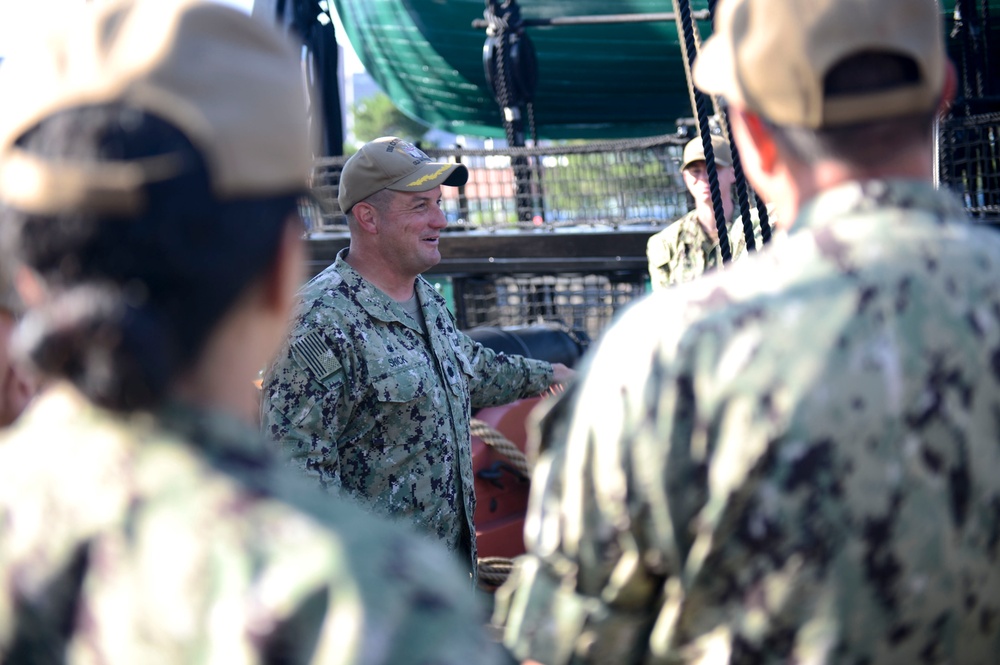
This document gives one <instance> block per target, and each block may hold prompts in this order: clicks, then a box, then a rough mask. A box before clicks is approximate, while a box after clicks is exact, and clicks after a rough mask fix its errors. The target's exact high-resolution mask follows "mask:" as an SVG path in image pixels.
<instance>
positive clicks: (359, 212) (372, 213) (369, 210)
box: [352, 201, 378, 235]
mask: <svg viewBox="0 0 1000 665" xmlns="http://www.w3.org/2000/svg"><path fill="white" fill-rule="evenodd" d="M352 212H353V214H354V221H355V222H357V226H358V228H359V229H360V230H361V231H363V232H365V233H370V234H372V235H374V234H376V233H378V226H377V225H376V223H375V220H376V218H377V217H378V209H377V208H376V207H375V206H373V205H372V204H370V203H365V202H364V201H361V202H360V203H355V204H354V208H353V209H352Z"/></svg>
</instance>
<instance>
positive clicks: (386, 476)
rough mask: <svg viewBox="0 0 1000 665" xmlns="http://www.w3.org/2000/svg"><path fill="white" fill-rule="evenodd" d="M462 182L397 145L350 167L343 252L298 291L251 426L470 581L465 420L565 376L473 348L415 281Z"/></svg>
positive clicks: (367, 149)
mask: <svg viewBox="0 0 1000 665" xmlns="http://www.w3.org/2000/svg"><path fill="white" fill-rule="evenodd" d="M467 178H468V171H467V170H466V168H465V166H463V165H461V164H450V163H446V162H444V163H437V162H432V161H431V160H430V158H429V157H428V156H427V155H426V154H424V153H423V152H422V151H421V150H420V149H419V148H417V147H416V146H414V145H412V144H410V143H407V142H406V141H403V140H401V139H399V138H395V137H383V138H380V139H376V140H374V141H371V142H369V143H367V144H365V145H364V146H362V148H361V149H360V150H359V151H358V152H357V153H356V154H355V155H353V156H352V157H351V158H350V159H349V160H348V161H347V163H346V164H345V165H344V170H343V172H342V174H341V177H340V193H339V202H340V206H341V209H342V210H343V211H344V212H345V213H346V214H347V216H348V224H349V226H350V231H351V244H350V247H349V248H347V249H346V250H343V251H341V253H340V254H339V255H338V256H337V260H336V262H335V263H334V264H333V265H331V266H330V267H329V268H327V269H326V270H324V271H323V272H322V273H320V274H319V275H317V276H316V277H315V278H314V279H313V280H312V281H310V282H309V283H308V284H306V285H305V286H304V287H303V289H302V291H301V292H300V297H301V307H300V309H299V312H298V314H297V316H296V318H295V321H294V324H293V330H292V333H291V335H290V337H289V340H288V343H287V344H286V345H285V347H284V348H283V349H282V350H281V351H280V352H279V354H278V357H277V359H276V360H275V362H274V364H273V365H272V366H271V367H270V369H269V370H268V371H267V373H266V376H265V379H264V392H263V402H262V410H261V421H262V424H263V427H264V431H265V432H266V433H267V434H268V435H270V436H271V437H273V438H274V439H276V440H277V441H279V442H280V444H281V447H282V448H283V450H284V452H285V453H286V454H287V455H288V456H289V457H290V458H291V459H292V460H293V461H294V463H296V464H297V465H298V466H299V467H300V468H301V469H302V470H303V471H304V472H305V473H306V474H307V475H308V476H309V477H311V478H313V479H315V480H316V481H318V483H319V485H320V486H322V487H323V488H327V489H337V490H339V491H343V492H344V493H346V494H347V495H348V496H351V497H353V498H356V499H358V500H359V501H360V502H361V503H362V504H364V505H366V506H367V507H369V508H370V509H371V510H373V511H374V512H376V513H379V514H383V515H392V516H395V517H399V518H402V519H404V520H405V521H407V522H410V523H412V524H415V525H416V526H417V527H418V528H419V529H420V530H422V531H424V532H427V533H429V534H431V535H433V536H434V537H436V538H438V539H440V540H441V541H443V542H444V543H445V544H446V545H447V546H448V547H449V548H450V549H451V550H454V551H457V552H459V553H460V556H461V557H462V558H463V559H464V560H465V561H467V562H469V565H470V566H471V570H472V572H473V573H475V572H476V538H475V533H476V532H475V526H474V524H473V522H472V519H473V514H474V512H475V501H476V497H475V494H474V492H473V474H472V452H471V437H470V433H469V419H470V413H471V409H472V408H478V407H485V406H494V405H498V404H505V403H508V402H512V401H514V400H516V399H519V398H522V397H526V396H530V395H537V394H539V393H541V392H542V391H544V390H546V389H547V388H549V387H550V386H551V385H553V384H554V383H561V382H563V381H565V380H566V379H568V378H569V376H571V374H572V370H569V369H568V368H567V367H565V366H564V365H562V364H559V363H557V364H555V365H551V364H549V363H548V362H544V361H540V360H532V359H528V358H522V357H520V356H514V355H510V356H508V355H505V354H502V353H495V352H493V351H492V350H490V349H487V348H485V347H484V346H482V345H481V344H479V343H478V342H475V341H473V340H472V339H470V338H469V337H468V336H467V335H465V334H464V333H462V332H461V331H459V330H458V329H457V328H456V325H455V319H454V318H453V317H452V315H451V313H450V312H449V311H448V309H447V306H446V303H445V300H444V298H442V297H441V296H440V295H439V294H438V293H437V292H436V291H435V290H434V287H433V286H431V285H430V283H429V282H428V281H427V280H426V279H424V278H423V277H421V276H420V274H421V273H422V272H424V271H425V270H427V269H428V268H430V267H432V266H434V265H436V264H437V263H438V261H440V260H441V254H440V252H439V251H438V242H439V240H440V234H441V231H442V230H443V229H444V228H445V226H446V225H447V221H446V219H445V217H444V213H443V212H442V211H441V208H440V200H441V186H442V185H447V186H457V185H461V184H464V183H465V181H466V179H467Z"/></svg>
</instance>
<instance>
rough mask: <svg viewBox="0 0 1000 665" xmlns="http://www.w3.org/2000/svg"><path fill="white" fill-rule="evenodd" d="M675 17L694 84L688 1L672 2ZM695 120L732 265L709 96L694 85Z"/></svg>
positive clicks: (724, 251) (722, 245) (721, 234)
mask: <svg viewBox="0 0 1000 665" xmlns="http://www.w3.org/2000/svg"><path fill="white" fill-rule="evenodd" d="M673 4H674V13H675V15H676V16H677V23H678V27H679V29H680V30H681V31H683V33H684V52H685V53H686V55H687V59H686V61H685V66H684V72H685V73H686V74H687V77H688V80H691V70H692V69H693V68H694V60H695V57H696V56H697V54H698V47H697V45H696V44H695V39H694V25H693V24H692V23H691V5H690V3H689V2H688V0H673ZM690 89H691V90H692V91H693V92H694V99H695V108H694V112H695V116H696V117H697V118H698V132H699V134H700V135H701V145H702V148H703V149H704V151H705V170H706V171H707V172H708V189H709V191H710V192H711V194H712V212H713V213H714V214H715V228H716V229H717V231H718V234H719V249H720V250H721V252H722V262H723V263H729V262H730V261H731V260H732V258H733V250H732V247H731V246H730V244H729V233H728V230H727V229H726V223H727V220H726V213H725V210H724V208H723V207H722V192H720V191H719V174H718V173H717V172H716V170H715V152H714V151H713V150H712V136H711V130H710V128H709V126H708V116H709V112H708V108H707V107H708V104H709V99H708V96H707V95H706V94H705V93H703V92H702V91H701V90H699V89H698V88H696V87H694V86H693V85H692V86H691V88H690Z"/></svg>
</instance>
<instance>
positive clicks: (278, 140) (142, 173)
mask: <svg viewBox="0 0 1000 665" xmlns="http://www.w3.org/2000/svg"><path fill="white" fill-rule="evenodd" d="M71 17H72V18H74V19H75V20H73V21H72V22H69V23H68V25H64V26H62V29H61V30H57V31H54V32H53V33H52V34H51V35H50V36H49V37H48V38H47V39H46V40H44V42H42V43H39V44H38V45H37V46H38V48H37V49H31V50H28V51H25V52H23V53H21V54H20V56H21V57H20V59H17V58H11V59H9V60H8V61H7V62H5V63H4V67H3V71H0V98H2V99H3V100H4V103H3V105H0V106H2V108H0V201H3V203H5V204H7V205H10V206H13V207H15V208H19V209H22V210H25V211H27V212H32V213H38V214H54V213H58V212H63V211H67V210H89V211H93V212H97V213H120V214H134V213H137V212H138V211H139V208H140V207H141V205H142V204H143V194H142V191H143V189H144V185H145V184H146V183H148V182H151V181H155V180H159V179H164V178H169V177H172V176H173V175H175V174H176V172H177V171H179V170H180V165H179V163H175V162H174V161H172V160H171V159H170V156H166V157H163V158H151V159H145V160H133V161H121V162H112V163H102V164H92V163H87V164H80V163H75V162H73V161H72V160H67V159H61V160H49V159H46V158H43V157H40V156H38V155H36V154H28V153H26V152H25V151H23V150H20V149H18V148H17V147H16V145H15V143H16V141H17V140H18V139H19V138H20V137H21V136H22V135H23V134H24V133H25V132H27V131H28V130H30V129H31V128H32V127H34V126H35V125H37V124H38V123H39V122H40V121H41V120H43V119H45V118H46V117H48V116H51V115H52V114H55V113H57V112H60V111H63V110H67V109H72V108H75V107H79V106H88V105H101V104H108V103H124V104H128V105H132V106H134V107H137V108H140V109H142V110H144V111H146V112H148V113H150V114H152V115H155V116H157V117H159V118H161V119H162V120H165V121H167V122H168V123H170V124H172V125H174V126H175V127H177V128H178V129H179V130H180V131H181V132H183V133H184V134H185V135H186V136H187V137H188V138H189V139H190V140H191V141H192V143H194V145H195V146H196V147H197V148H198V150H199V151H200V152H201V153H202V154H203V156H204V157H205V159H206V161H207V163H208V168H209V172H210V177H211V181H212V188H213V191H214V193H215V195H216V196H217V197H218V198H219V199H220V200H232V199H239V198H256V197H265V196H272V195H281V194H286V193H294V192H297V191H304V190H305V189H306V186H307V182H308V178H309V175H310V169H311V162H312V151H311V149H310V140H309V132H308V120H307V111H306V103H305V94H304V89H303V85H302V75H301V68H300V64H299V56H298V52H297V51H296V49H295V48H294V47H293V45H292V44H291V42H290V41H289V40H288V39H287V38H286V37H285V36H284V35H283V34H281V33H280V32H279V31H278V30H277V29H276V28H274V27H272V26H269V25H266V24H265V23H264V22H263V21H262V20H258V19H254V18H251V17H250V16H249V15H247V14H246V13H245V12H241V11H239V10H237V9H234V8H231V7H227V6H224V5H221V4H218V3H216V2H209V1H207V0H169V1H166V0H164V1H162V2H160V1H154V2H143V1H141V0H113V1H107V2H98V3H92V4H88V5H87V6H86V8H85V9H84V10H83V11H82V12H81V15H79V16H78V15H72V16H71Z"/></svg>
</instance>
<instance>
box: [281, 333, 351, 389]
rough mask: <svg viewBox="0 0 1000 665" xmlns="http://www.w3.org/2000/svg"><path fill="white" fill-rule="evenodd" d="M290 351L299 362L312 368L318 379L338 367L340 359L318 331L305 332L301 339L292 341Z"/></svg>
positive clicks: (331, 372) (321, 378)
mask: <svg viewBox="0 0 1000 665" xmlns="http://www.w3.org/2000/svg"><path fill="white" fill-rule="evenodd" d="M292 353H293V354H295V357H296V358H297V359H298V360H299V362H301V363H302V364H303V365H305V366H306V367H308V368H309V369H310V370H312V372H313V374H315V375H316V378H317V379H318V380H320V381H322V380H323V379H325V378H326V377H328V376H330V375H331V374H333V373H334V372H336V371H337V370H338V369H340V361H339V360H337V358H336V357H335V356H334V355H333V351H331V350H330V347H329V346H327V344H326V342H325V341H324V340H323V337H322V336H321V335H320V334H319V333H318V332H315V331H313V332H310V333H306V334H305V335H303V336H302V338H301V339H299V340H298V341H296V342H293V343H292Z"/></svg>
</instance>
